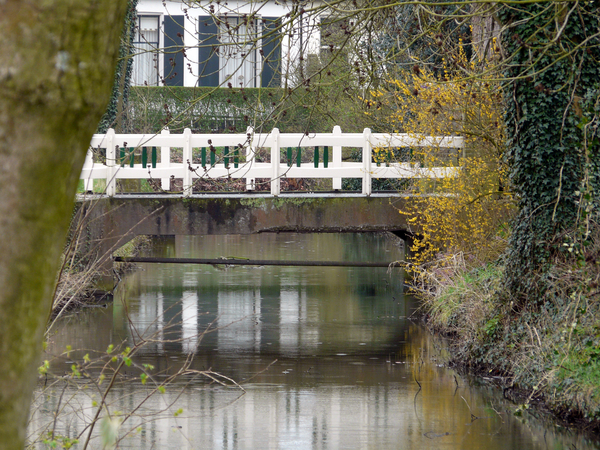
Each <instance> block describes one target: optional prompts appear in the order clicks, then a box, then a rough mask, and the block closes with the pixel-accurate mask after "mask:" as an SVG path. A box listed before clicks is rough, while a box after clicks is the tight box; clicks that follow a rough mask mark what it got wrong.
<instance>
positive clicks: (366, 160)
mask: <svg viewBox="0 0 600 450" xmlns="http://www.w3.org/2000/svg"><path fill="white" fill-rule="evenodd" d="M370 139H371V130H370V129H369V128H365V129H364V131H363V141H364V142H363V151H362V158H363V172H364V173H363V182H362V193H363V195H371V159H372V151H371V140H370Z"/></svg>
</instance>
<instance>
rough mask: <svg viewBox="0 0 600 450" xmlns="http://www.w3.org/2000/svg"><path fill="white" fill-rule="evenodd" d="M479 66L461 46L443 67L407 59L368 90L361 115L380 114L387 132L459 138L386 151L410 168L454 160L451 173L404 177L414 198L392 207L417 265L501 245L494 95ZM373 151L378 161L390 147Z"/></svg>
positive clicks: (502, 198)
mask: <svg viewBox="0 0 600 450" xmlns="http://www.w3.org/2000/svg"><path fill="white" fill-rule="evenodd" d="M485 66H486V65H485V61H479V60H476V59H473V60H469V59H468V58H467V56H466V54H465V52H464V49H463V46H462V45H461V46H459V49H458V52H457V54H456V55H454V57H452V58H449V61H448V62H446V61H445V63H444V70H443V73H439V72H438V73H434V72H433V71H432V70H430V69H428V68H427V67H421V66H419V65H418V64H415V65H414V66H413V68H412V70H410V71H403V72H400V73H399V74H398V75H397V76H396V77H394V78H392V79H389V80H387V83H386V85H385V88H380V89H378V90H374V91H372V92H371V93H370V98H369V99H368V100H367V107H370V109H369V112H368V114H371V115H373V116H377V117H378V118H379V120H380V121H383V123H385V125H386V128H387V129H388V131H391V132H400V133H407V134H408V135H409V136H410V137H412V138H415V139H417V140H422V139H425V137H427V136H449V135H455V136H463V137H464V147H463V148H460V149H447V148H441V147H436V146H434V147H414V148H411V149H403V150H402V151H400V152H398V151H396V152H394V156H395V157H396V158H397V159H398V160H399V161H400V162H410V163H411V164H413V167H416V168H423V169H430V168H434V167H449V166H451V167H456V171H455V172H454V173H455V176H451V177H446V178H431V177H426V176H425V177H422V178H414V179H413V180H412V183H411V190H412V192H411V193H412V194H413V198H414V199H415V201H414V202H411V203H410V205H411V206H410V207H409V209H407V210H402V211H400V213H401V214H403V215H405V216H407V217H408V222H409V224H411V225H412V226H414V231H415V235H416V238H415V239H414V243H413V245H412V249H411V250H412V251H413V259H414V262H416V263H417V264H419V263H423V262H425V261H431V260H433V259H436V258H437V257H438V256H439V255H440V254H441V253H454V252H458V251H462V252H465V253H470V254H472V255H474V256H475V257H477V258H478V259H484V260H488V259H492V258H495V257H496V256H498V252H499V251H501V250H502V248H503V241H502V240H501V239H499V237H498V236H499V234H498V232H499V229H500V226H501V225H502V224H504V223H505V222H506V220H507V214H508V212H509V209H510V208H509V202H507V201H506V199H507V198H508V196H506V195H504V194H506V193H507V192H506V173H505V168H504V166H503V164H502V149H503V142H504V130H503V127H502V101H501V99H502V95H501V87H500V85H499V83H496V82H494V80H493V75H494V74H493V73H491V72H488V73H487V74H486V72H485ZM482 69H484V70H482ZM482 73H483V74H486V75H481V74H482ZM474 74H478V75H477V76H475V75H474ZM373 154H374V160H375V162H383V161H385V160H386V159H387V160H389V157H390V154H391V152H390V150H389V149H385V148H378V149H374V152H373ZM423 173H424V174H426V173H427V171H426V170H424V171H423Z"/></svg>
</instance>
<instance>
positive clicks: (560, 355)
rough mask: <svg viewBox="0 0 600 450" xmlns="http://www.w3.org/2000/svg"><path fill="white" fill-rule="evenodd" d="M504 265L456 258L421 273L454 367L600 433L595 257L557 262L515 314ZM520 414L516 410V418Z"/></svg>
mask: <svg viewBox="0 0 600 450" xmlns="http://www.w3.org/2000/svg"><path fill="white" fill-rule="evenodd" d="M503 270H504V268H503V266H502V265H501V264H487V265H485V266H481V267H477V268H475V269H473V268H467V265H466V264H465V262H464V259H463V258H462V257H461V256H460V255H455V256H454V257H453V259H452V260H446V261H445V262H444V263H443V264H439V263H438V264H437V265H434V266H430V267H429V268H428V270H427V271H426V272H424V273H422V274H421V276H420V281H421V282H422V283H423V286H427V290H426V291H422V292H423V296H422V297H423V299H424V302H425V308H426V311H427V314H428V320H429V322H428V323H429V325H430V326H431V327H432V328H433V329H435V330H436V331H438V332H441V333H443V334H446V335H448V336H449V337H450V339H451V343H452V349H453V352H452V354H453V363H455V364H456V365H457V366H461V367H463V368H467V369H469V370H470V371H472V372H475V373H479V374H485V375H488V376H489V375H496V376H500V377H501V378H500V379H501V380H502V385H503V388H504V392H505V395H506V396H507V397H513V398H515V399H516V398H517V393H519V394H523V393H525V396H524V397H523V396H522V395H519V396H518V402H519V403H521V407H523V406H527V405H528V404H529V403H534V402H535V403H539V402H540V401H541V402H542V403H543V404H544V405H545V406H547V407H548V408H549V409H550V410H551V411H552V412H553V413H554V414H555V415H556V416H557V417H558V418H560V419H562V420H563V421H565V422H566V423H569V424H575V423H577V424H578V425H580V426H583V427H584V428H587V429H589V430H592V431H594V432H599V431H600V289H599V286H600V285H599V280H600V269H599V267H598V264H597V263H596V261H595V259H594V258H588V261H585V260H584V261H583V262H579V263H577V264H573V263H572V262H571V263H567V261H566V260H563V261H558V260H557V261H555V263H554V265H553V266H552V267H551V268H550V270H548V271H547V273H546V275H545V277H546V280H545V281H546V282H547V283H545V284H546V285H547V286H549V288H548V289H546V290H545V292H544V294H543V295H541V296H540V298H535V299H530V301H529V302H528V303H527V304H526V305H525V306H519V307H517V305H516V304H514V303H513V302H512V301H510V299H506V298H505V296H504V295H503V291H502V280H503ZM518 409H519V407H516V411H515V412H518V411H517V410H518Z"/></svg>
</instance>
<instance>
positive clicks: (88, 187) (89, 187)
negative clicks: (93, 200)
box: [83, 148, 94, 194]
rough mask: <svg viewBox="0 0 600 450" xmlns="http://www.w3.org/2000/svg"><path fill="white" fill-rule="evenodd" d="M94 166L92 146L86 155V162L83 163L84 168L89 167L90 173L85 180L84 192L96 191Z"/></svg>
mask: <svg viewBox="0 0 600 450" xmlns="http://www.w3.org/2000/svg"><path fill="white" fill-rule="evenodd" d="M93 168H94V152H93V151H92V149H91V148H89V149H88V151H87V153H86V155H85V162H84V163H83V169H89V171H90V174H89V176H88V177H87V178H85V179H84V180H83V192H85V193H86V194H87V193H88V192H93V191H94V179H93V178H92V169H93Z"/></svg>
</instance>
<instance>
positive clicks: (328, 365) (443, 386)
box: [30, 233, 594, 450]
mask: <svg viewBox="0 0 600 450" xmlns="http://www.w3.org/2000/svg"><path fill="white" fill-rule="evenodd" d="M290 252H293V253H294V254H295V259H326V258H331V259H332V260H344V259H351V260H360V259H363V260H373V259H378V258H380V259H385V260H388V259H390V260H393V259H394V257H395V256H396V255H397V254H398V252H399V249H398V247H397V246H396V245H395V244H394V243H390V241H389V240H387V239H385V238H383V237H382V236H381V235H286V234H283V233H282V234H272V235H260V236H256V235H255V236H246V237H243V236H221V237H215V236H205V237H182V238H177V239H176V241H175V245H174V246H173V245H165V246H164V248H163V250H162V251H159V252H158V255H157V256H163V257H164V256H179V257H197V256H203V257H218V256H231V255H235V256H240V257H246V256H250V255H251V256H253V257H255V258H257V259H258V258H262V259H276V258H278V257H280V258H283V257H285V256H286V255H288V254H289V253H290ZM394 270H399V269H394ZM397 275H398V274H395V275H393V276H390V275H388V274H387V273H386V270H385V269H365V268H339V267H335V268H314V267H309V268H296V267H293V268H289V267H288V268H285V267H284V268H282V267H264V268H252V267H239V268H235V269H227V268H223V267H217V268H215V267H211V266H199V265H195V266H194V265H159V264H153V265H147V266H144V267H142V268H141V269H140V270H138V271H137V272H135V273H133V274H131V276H128V277H127V278H126V279H125V280H124V282H123V283H122V284H121V285H120V287H119V292H118V295H117V298H116V300H115V303H114V305H112V306H111V307H109V308H107V309H93V310H90V311H89V314H87V313H86V314H80V315H79V316H78V319H77V320H76V321H65V322H64V323H63V326H62V328H60V330H59V332H58V333H57V334H56V335H54V336H53V339H52V343H51V346H50V349H49V351H54V352H56V353H58V352H62V349H64V348H65V345H67V344H69V345H72V346H73V348H84V349H86V350H85V351H90V350H88V349H97V350H98V351H99V352H102V351H104V350H105V349H106V347H107V345H108V344H109V343H111V342H114V343H118V342H121V341H123V342H124V343H125V345H132V344H133V343H134V342H139V334H144V335H145V336H146V337H148V338H152V339H153V340H151V341H149V342H148V343H147V344H146V345H145V346H144V347H143V348H142V350H141V351H140V353H139V354H138V355H137V356H136V357H135V362H136V363H137V364H143V363H149V364H152V365H153V366H154V367H155V369H154V371H153V373H154V377H155V380H156V381H158V382H160V381H162V380H164V379H165V377H167V376H168V374H169V373H172V372H174V371H176V370H177V369H178V368H180V367H182V366H183V365H184V364H185V363H186V361H189V358H190V356H191V355H193V362H192V368H194V369H197V370H206V369H208V368H212V370H214V371H216V372H219V373H221V374H223V375H224V376H227V377H229V378H231V379H232V380H235V381H236V382H239V383H240V384H241V386H242V387H243V388H244V391H242V390H241V389H239V388H236V387H232V383H228V384H229V387H223V386H219V385H216V384H214V383H213V384H209V383H208V381H209V380H207V379H206V378H202V377H198V378H194V379H193V378H189V377H188V378H185V379H179V380H178V381H177V382H176V383H175V384H174V385H171V386H170V387H169V388H168V389H167V391H166V392H165V393H164V394H162V395H160V394H155V395H153V396H152V397H150V398H149V399H147V396H148V395H149V394H150V393H151V392H153V385H152V383H147V384H146V385H142V384H141V383H140V382H139V381H135V380H139V379H138V375H137V374H135V373H134V374H133V375H131V376H132V380H131V382H126V383H123V384H118V385H116V386H115V387H114V388H113V389H112V391H111V392H110V393H109V396H108V402H109V408H110V410H111V411H112V412H113V413H114V412H116V411H120V412H122V414H127V413H129V412H131V411H135V413H134V414H133V416H132V417H130V418H128V419H127V420H126V421H125V422H123V424H122V425H121V428H120V433H121V436H124V435H125V434H126V433H129V434H128V435H127V437H126V438H125V439H124V440H123V441H122V442H121V443H120V444H119V448H134V449H149V448H160V449H200V448H208V449H328V450H333V449H336V450H337V449H343V448H344V449H372V448H377V449H381V450H385V449H438V448H440V447H446V448H464V449H479V448H486V449H488V450H495V449H498V450H500V449H502V450H506V449H509V450H516V449H524V448H527V449H536V450H537V449H540V450H541V449H546V448H566V447H571V446H574V447H575V448H578V449H590V448H594V446H593V443H591V442H589V441H586V440H585V439H584V438H583V437H581V436H575V435H568V436H567V435H564V434H561V433H560V432H559V431H557V430H555V429H553V428H544V427H543V426H541V425H540V423H538V422H536V421H535V420H533V419H532V418H531V417H529V416H527V414H526V413H525V416H523V417H521V418H516V417H515V416H514V415H513V410H514V405H512V404H510V403H508V402H506V401H505V400H503V399H502V397H501V391H499V390H498V389H495V388H491V387H489V386H486V385H483V386H479V387H475V386H474V385H473V384H472V383H470V382H469V380H468V379H465V378H462V377H461V376H460V375H458V374H457V373H455V372H454V371H452V370H449V369H448V368H446V367H444V366H443V364H442V360H441V359H440V354H441V352H443V345H442V344H441V343H440V342H439V341H434V340H433V339H432V337H431V336H430V335H429V334H428V333H426V331H425V330H424V329H423V328H422V327H421V326H419V325H418V324H416V323H413V322H411V321H409V320H407V319H406V318H405V316H407V315H410V314H411V312H412V311H413V310H414V308H415V304H414V303H413V302H412V301H411V300H410V299H407V298H403V297H402V296H401V295H402V277H401V276H397ZM126 310H127V311H128V314H126ZM212 321H215V323H214V326H215V327H216V328H218V329H217V330H216V331H214V332H212V333H209V334H206V335H205V336H203V338H202V340H201V341H200V342H198V340H197V336H198V334H199V333H202V332H203V331H204V330H205V329H206V328H207V327H208V326H209V325H210V324H211V323H212ZM144 330H145V331H144ZM85 351H84V352H85ZM82 356H83V352H81V355H79V357H82ZM72 357H73V358H76V357H78V356H77V355H76V354H75V353H73V354H72ZM65 364H68V365H66V366H65V367H66V368H69V367H70V364H71V363H70V362H68V361H65ZM58 369H60V367H58ZM265 369H267V370H265ZM127 370H129V369H127ZM416 381H418V382H419V384H418V383H417V382H416ZM65 394H66V395H65ZM97 400H98V397H97V394H96V396H94V389H93V388H91V386H90V387H89V388H86V389H77V388H76V387H75V385H74V384H71V385H67V387H66V390H65V391H63V390H62V387H61V388H60V389H56V390H55V391H53V392H47V391H46V392H45V393H44V395H43V396H40V397H39V398H38V400H37V402H36V404H35V407H34V409H33V420H32V427H31V428H30V430H32V429H36V428H39V427H41V426H42V424H44V423H49V424H50V427H53V426H55V429H56V432H57V433H60V434H62V435H67V436H71V437H76V436H78V435H79V434H80V433H82V432H84V431H85V429H86V428H85V427H86V424H87V423H88V421H89V420H90V418H91V417H92V415H93V414H94V413H95V411H96V409H97V407H96V406H94V402H96V401H97ZM59 405H60V408H62V409H63V410H64V411H65V414H63V415H61V416H60V419H59V420H58V422H56V424H55V425H54V416H53V415H52V412H53V411H54V410H56V408H57V407H58V406H59ZM140 405H141V406H140ZM69 411H71V412H72V414H70V415H69ZM471 414H474V415H475V416H477V420H472V417H473V416H472V415H471ZM121 417H125V416H121ZM83 435H84V436H85V432H84V434H83ZM98 441H99V439H97V438H96V440H94V441H93V448H100V445H99V442H98Z"/></svg>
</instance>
